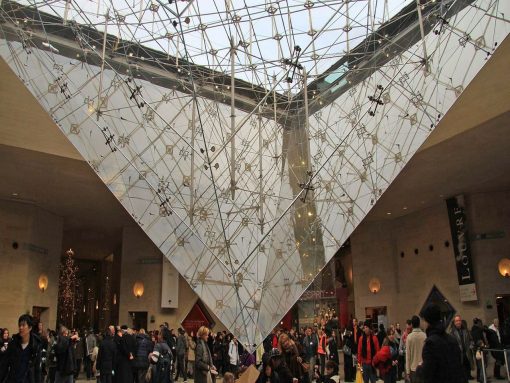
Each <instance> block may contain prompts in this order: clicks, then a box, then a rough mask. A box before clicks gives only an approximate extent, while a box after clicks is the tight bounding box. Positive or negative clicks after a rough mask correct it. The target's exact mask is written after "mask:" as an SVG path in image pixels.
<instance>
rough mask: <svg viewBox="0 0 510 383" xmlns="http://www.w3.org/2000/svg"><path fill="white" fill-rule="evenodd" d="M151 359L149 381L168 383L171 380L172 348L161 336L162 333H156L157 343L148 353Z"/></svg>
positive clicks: (152, 382)
mask: <svg viewBox="0 0 510 383" xmlns="http://www.w3.org/2000/svg"><path fill="white" fill-rule="evenodd" d="M150 359H151V363H152V365H151V379H150V382H151V383H170V382H172V360H173V354H172V350H170V347H169V346H168V343H167V342H166V341H165V339H164V338H163V334H162V333H159V334H158V343H156V345H155V346H154V350H153V351H152V353H151V354H150Z"/></svg>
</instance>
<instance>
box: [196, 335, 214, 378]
mask: <svg viewBox="0 0 510 383" xmlns="http://www.w3.org/2000/svg"><path fill="white" fill-rule="evenodd" d="M208 337H209V329H208V328H207V327H205V326H202V327H200V328H199V329H198V331H197V346H196V349H195V383H212V381H213V378H212V375H211V374H214V375H217V374H218V372H217V371H216V367H214V365H213V359H212V356H211V351H210V350H209V347H208V346H207V339H208Z"/></svg>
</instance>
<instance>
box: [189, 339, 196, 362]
mask: <svg viewBox="0 0 510 383" xmlns="http://www.w3.org/2000/svg"><path fill="white" fill-rule="evenodd" d="M196 347H197V343H196V342H195V340H194V339H193V338H192V337H189V338H188V362H194V361H195V348H196Z"/></svg>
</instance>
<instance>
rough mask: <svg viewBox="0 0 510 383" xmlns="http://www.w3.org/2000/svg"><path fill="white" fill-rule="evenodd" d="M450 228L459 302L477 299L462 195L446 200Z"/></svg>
mask: <svg viewBox="0 0 510 383" xmlns="http://www.w3.org/2000/svg"><path fill="white" fill-rule="evenodd" d="M446 207H447V208H448V218H449V220H450V230H451V232H452V240H453V252H454V255H455V264H456V265H457V278H458V281H459V292H460V300H461V302H469V301H476V300H478V297H477V294H476V283H475V275H474V272H473V262H472V261H471V247H470V246H469V238H468V228H467V220H466V212H465V204H464V196H456V197H453V198H449V199H447V200H446Z"/></svg>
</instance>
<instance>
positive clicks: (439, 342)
mask: <svg viewBox="0 0 510 383" xmlns="http://www.w3.org/2000/svg"><path fill="white" fill-rule="evenodd" d="M422 318H423V320H424V322H425V326H424V327H426V329H425V331H423V330H422V328H421V327H422V323H421V320H420V318H419V317H418V316H413V317H412V318H411V319H410V320H408V321H407V322H406V327H405V328H403V329H401V328H400V325H399V324H398V323H397V324H395V325H391V326H389V328H388V329H386V328H385V327H384V326H383V325H379V326H374V327H373V325H372V323H371V321H368V320H366V321H364V322H363V323H361V322H360V323H358V321H357V320H356V319H353V320H352V323H351V324H350V325H349V326H347V328H346V329H339V326H338V320H337V318H336V316H333V317H331V318H322V320H320V321H319V322H318V323H317V324H316V325H314V326H309V327H304V328H301V329H300V330H299V331H296V330H295V329H290V330H288V331H287V330H284V329H279V328H276V329H274V330H273V332H272V333H271V334H270V335H268V336H267V337H266V339H265V340H264V341H263V343H262V345H260V347H259V348H257V349H256V350H255V351H253V352H251V351H250V350H249V347H245V346H247V345H244V346H243V345H242V344H241V343H240V342H238V340H237V338H236V337H235V336H233V335H232V334H230V333H227V332H226V331H223V332H217V333H214V332H211V331H210V330H209V329H208V328H206V327H201V328H200V329H199V330H198V331H197V333H196V334H193V333H191V334H188V333H186V331H185V330H183V329H181V328H179V329H178V330H177V332H176V331H175V330H174V329H171V328H169V326H168V323H164V324H162V325H161V326H160V328H159V329H158V330H154V331H150V332H148V333H146V331H145V330H144V329H132V328H128V326H120V327H119V326H113V325H112V326H108V328H106V329H105V330H104V331H103V332H102V333H100V334H96V333H94V331H93V330H92V329H89V330H88V331H81V332H79V331H76V330H69V329H67V328H66V327H65V326H61V327H60V328H59V330H58V333H57V332H55V331H50V330H45V329H44V328H43V326H42V324H41V323H38V324H36V323H34V322H33V319H32V317H31V316H29V315H27V314H24V315H22V316H21V317H20V318H19V321H18V325H19V332H18V333H17V334H15V335H14V336H12V337H11V336H10V333H9V331H8V330H7V329H3V330H2V331H1V340H2V347H1V349H0V383H5V382H7V383H11V382H12V383H73V382H75V381H76V380H77V378H78V376H79V374H80V372H81V371H82V369H83V374H84V375H85V377H86V379H87V380H96V381H97V382H98V383H142V382H144V383H170V382H177V381H179V379H182V381H183V382H184V383H187V380H188V378H191V377H193V379H194V381H195V382H196V383H214V382H215V380H216V379H217V378H218V377H222V379H223V382H224V383H233V382H234V381H235V379H237V378H238V377H239V376H240V375H241V374H243V372H244V371H245V370H246V369H247V368H249V367H250V366H252V365H255V366H256V367H257V368H258V370H259V372H260V375H259V377H258V380H257V383H312V382H314V381H315V382H317V383H340V374H339V365H340V359H339V357H340V355H343V365H344V381H345V382H354V381H355V379H356V375H357V374H361V377H362V380H363V382H364V383H375V382H376V380H377V379H378V378H380V379H382V380H383V381H384V383H396V382H397V380H400V379H405V381H406V382H410V383H467V382H468V379H472V378H473V377H472V376H471V374H472V371H473V370H474V369H475V368H476V378H477V381H478V382H483V381H484V380H483V377H484V375H485V372H484V371H483V368H484V366H485V367H486V366H487V363H486V358H487V352H483V350H484V349H486V348H490V350H492V355H493V357H494V358H495V361H496V362H495V365H494V371H493V376H494V378H496V379H502V378H501V366H502V365H504V362H505V358H504V355H503V353H502V352H498V351H499V350H503V347H504V346H505V348H508V347H507V345H509V344H510V331H509V330H510V328H509V327H510V323H508V324H507V325H506V326H504V328H503V329H500V328H499V323H498V320H497V319H496V320H494V322H493V323H492V324H491V326H489V327H487V326H484V325H483V324H482V322H481V320H480V319H477V318H475V320H474V324H473V327H472V329H471V331H469V330H468V328H467V323H466V322H465V321H463V320H462V317H461V316H460V315H456V316H455V317H454V319H453V321H452V323H451V326H450V327H449V328H448V329H447V328H446V327H445V324H444V323H443V321H442V317H441V313H440V310H439V308H438V307H437V306H435V305H430V306H427V308H426V309H425V310H424V312H423V313H422ZM482 361H483V362H485V363H482ZM250 383H251V382H250ZM253 383H255V382H253Z"/></svg>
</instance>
